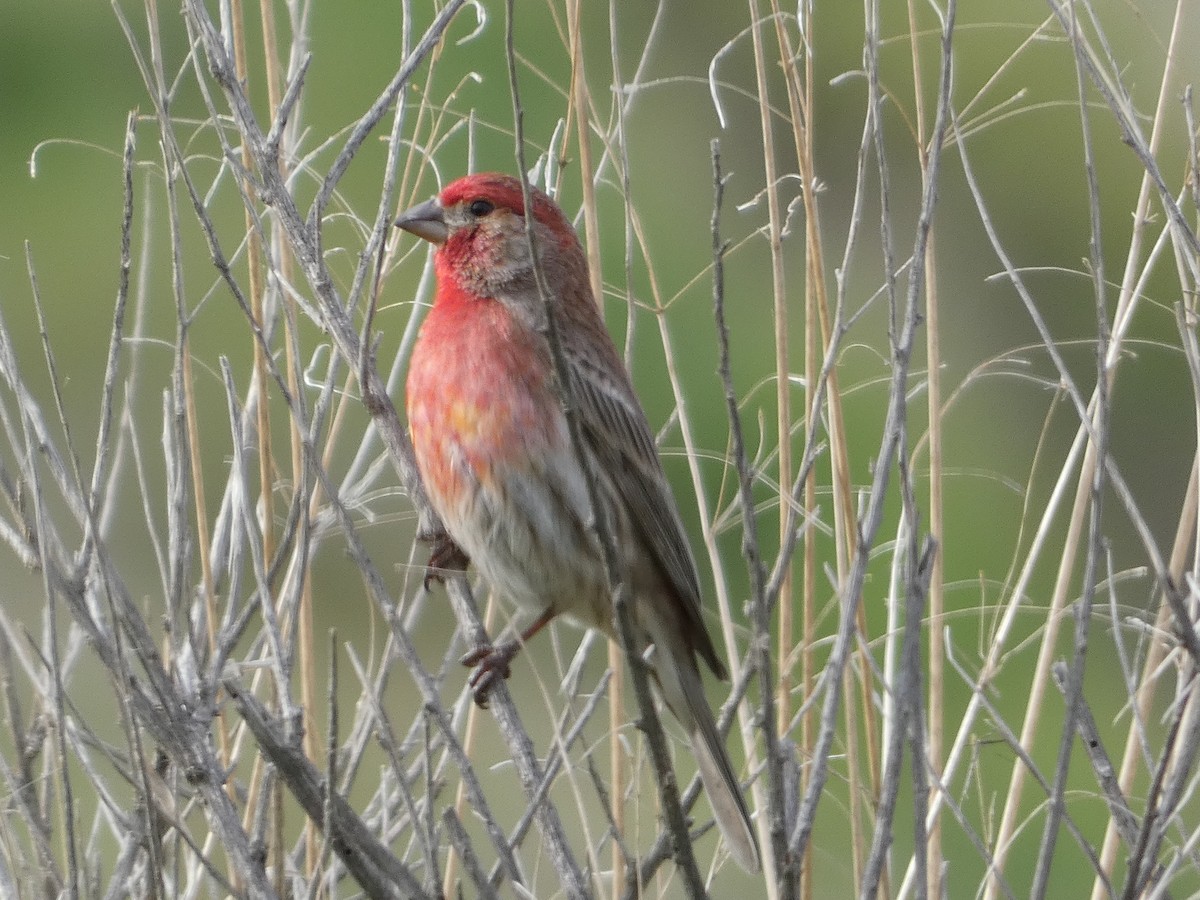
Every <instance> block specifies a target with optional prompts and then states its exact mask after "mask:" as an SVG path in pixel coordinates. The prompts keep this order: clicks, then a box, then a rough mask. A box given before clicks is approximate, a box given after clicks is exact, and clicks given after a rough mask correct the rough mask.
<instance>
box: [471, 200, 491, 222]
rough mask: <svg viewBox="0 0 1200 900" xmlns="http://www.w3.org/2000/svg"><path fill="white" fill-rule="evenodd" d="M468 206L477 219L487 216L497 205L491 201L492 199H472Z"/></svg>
mask: <svg viewBox="0 0 1200 900" xmlns="http://www.w3.org/2000/svg"><path fill="white" fill-rule="evenodd" d="M468 208H469V209H470V210H471V215H473V216H474V217H475V218H477V219H480V218H483V217H484V216H486V215H487V214H488V213H490V212H491V211H492V210H494V209H495V208H496V207H495V205H494V204H492V203H491V201H488V200H472V201H471V205H470V207H468Z"/></svg>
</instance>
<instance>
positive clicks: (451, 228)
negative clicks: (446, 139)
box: [396, 173, 587, 318]
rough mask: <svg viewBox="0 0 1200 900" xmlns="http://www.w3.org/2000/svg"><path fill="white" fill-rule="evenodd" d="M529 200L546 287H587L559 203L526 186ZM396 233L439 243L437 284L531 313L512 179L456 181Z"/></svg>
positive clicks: (520, 214)
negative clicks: (452, 285) (450, 285)
mask: <svg viewBox="0 0 1200 900" xmlns="http://www.w3.org/2000/svg"><path fill="white" fill-rule="evenodd" d="M530 198H531V200H532V201H533V219H534V233H535V240H536V242H537V252H538V258H539V260H540V261H541V265H542V271H543V273H544V275H545V277H546V281H547V283H548V284H552V285H561V284H567V285H577V284H582V285H586V283H587V271H586V263H585V261H584V256H583V250H582V248H581V247H580V245H579V238H578V237H577V236H576V234H575V229H574V228H572V227H571V223H570V222H568V221H567V217H566V216H565V215H563V211H562V210H561V209H559V207H558V204H556V203H555V202H554V201H553V200H551V199H550V198H549V197H548V196H546V195H545V194H544V193H542V192H541V191H539V190H538V189H537V188H530ZM396 227H398V228H403V229H404V230H405V231H408V232H410V233H412V234H415V235H416V236H417V237H420V238H424V239H425V240H427V241H430V242H432V243H434V244H437V245H438V252H437V271H438V279H439V283H440V282H441V281H442V280H443V279H446V278H449V279H452V280H453V281H454V283H455V285H456V286H457V287H458V288H459V289H460V290H461V291H463V292H465V293H466V294H469V295H473V296H477V297H486V298H495V299H498V300H501V301H502V302H505V303H506V304H509V305H514V304H515V305H522V306H526V305H527V307H528V308H526V309H524V310H523V312H525V313H529V314H534V313H535V310H536V306H535V304H534V301H535V300H536V295H537V290H536V286H535V283H534V276H533V258H532V256H531V255H530V252H529V240H528V236H527V235H526V233H525V199H524V197H523V195H522V193H521V182H520V181H519V180H517V179H516V178H513V177H512V176H509V175H501V174H496V173H482V174H477V175H468V176H466V177H465V178H460V179H458V180H457V181H455V182H452V183H451V184H449V185H447V186H446V188H445V189H444V190H443V191H442V192H441V194H439V195H438V196H437V197H434V198H433V199H432V200H428V201H427V202H425V203H422V204H420V205H419V206H414V207H413V208H412V209H410V210H408V211H407V212H404V213H402V214H401V215H400V216H399V218H397V219H396ZM534 317H535V318H536V317H537V316H536V315H534Z"/></svg>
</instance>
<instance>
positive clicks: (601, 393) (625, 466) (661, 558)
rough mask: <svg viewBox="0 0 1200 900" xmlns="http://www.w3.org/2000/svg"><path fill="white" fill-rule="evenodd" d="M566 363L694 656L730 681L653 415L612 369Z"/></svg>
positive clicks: (572, 359)
mask: <svg viewBox="0 0 1200 900" xmlns="http://www.w3.org/2000/svg"><path fill="white" fill-rule="evenodd" d="M565 355H566V358H567V363H568V367H569V370H570V374H571V380H572V383H571V393H572V396H573V397H574V399H575V402H576V404H577V405H578V409H579V417H580V423H581V425H582V431H583V436H584V438H585V440H586V441H587V442H588V445H589V447H590V449H591V450H592V452H593V453H595V455H596V458H597V460H598V461H599V462H600V465H601V467H602V469H603V470H604V471H607V472H611V473H614V477H613V479H612V482H613V484H614V486H615V487H616V489H617V491H618V492H619V493H620V495H621V499H622V500H623V501H624V503H625V505H626V508H627V509H628V511H629V515H630V518H631V520H632V521H633V523H634V527H635V528H637V529H638V532H639V534H640V536H641V538H642V539H643V541H644V542H645V545H646V548H647V549H648V550H649V551H650V553H651V554H652V556H653V557H654V559H655V560H656V561H657V562H658V564H659V566H660V568H661V570H662V573H663V575H664V576H665V577H666V580H667V583H668V584H670V585H671V587H672V588H673V589H674V592H675V595H676V597H677V598H678V599H679V601H680V606H681V609H682V611H683V613H684V617H685V621H684V623H681V624H683V625H684V627H685V628H686V630H687V632H688V633H689V637H690V638H691V644H692V646H693V648H694V649H695V650H696V652H698V653H699V654H700V655H701V656H702V657H703V658H704V661H705V662H706V663H707V664H708V665H709V667H710V668H711V669H712V671H713V673H714V674H715V675H717V677H719V678H726V677H727V673H726V670H725V666H724V664H723V663H722V662H721V658H720V655H719V654H718V653H717V650H716V647H715V646H714V645H713V642H712V637H711V636H710V635H709V633H708V629H707V628H705V626H704V621H703V619H702V617H701V612H700V610H701V605H700V577H699V574H698V573H697V570H696V560H695V558H694V557H693V556H692V550H691V547H690V546H689V544H688V540H687V536H686V535H685V533H684V528H683V522H682V520H681V519H680V517H679V511H678V508H677V507H676V505H675V498H674V497H673V496H672V494H671V488H670V485H669V484H668V483H667V478H666V475H665V474H664V473H663V469H662V463H661V462H660V460H659V458H658V450H657V449H656V447H655V445H654V437H653V435H652V434H651V432H650V426H649V424H648V423H647V422H646V415H645V413H643V412H642V408H641V406H640V405H639V404H638V402H637V398H636V397H635V396H634V394H633V389H632V387H630V386H629V385H628V383H625V384H621V383H615V382H614V381H613V379H612V377H611V375H609V374H608V372H606V371H605V369H606V368H609V369H610V368H611V366H606V367H601V366H599V365H595V364H593V363H592V362H591V361H590V360H588V359H585V358H583V357H581V356H580V355H579V354H577V353H572V352H570V351H568V352H567V353H566V354H565ZM612 355H613V360H612V361H613V362H615V363H616V364H617V365H618V366H620V361H619V359H617V358H616V354H615V351H612ZM617 371H621V370H620V369H618V370H617Z"/></svg>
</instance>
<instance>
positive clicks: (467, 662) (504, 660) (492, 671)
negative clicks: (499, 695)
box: [462, 641, 521, 709]
mask: <svg viewBox="0 0 1200 900" xmlns="http://www.w3.org/2000/svg"><path fill="white" fill-rule="evenodd" d="M520 650H521V642H520V641H505V642H504V643H502V644H496V645H494V646H493V645H491V644H484V645H483V646H481V647H476V648H475V649H474V650H472V651H471V652H470V653H468V654H467V655H466V656H464V657H463V658H462V664H463V665H464V666H474V667H475V671H474V672H472V673H471V677H470V678H468V679H467V684H468V686H470V688H471V691H472V692H473V694H474V696H475V703H476V705H477V706H478V707H479V708H480V709H487V705H488V694H490V693H491V691H492V688H493V687H495V686H496V685H497V684H498V683H499V682H501V681H503V680H505V679H506V678H508V676H509V675H511V674H512V661H513V658H514V657H515V656H516V655H517V654H518V653H519V652H520Z"/></svg>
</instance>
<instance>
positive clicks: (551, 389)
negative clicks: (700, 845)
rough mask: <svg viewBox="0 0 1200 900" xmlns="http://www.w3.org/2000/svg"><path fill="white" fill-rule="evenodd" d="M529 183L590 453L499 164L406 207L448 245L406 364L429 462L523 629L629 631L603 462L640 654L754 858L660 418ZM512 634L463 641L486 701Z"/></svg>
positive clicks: (566, 239) (406, 223)
mask: <svg viewBox="0 0 1200 900" xmlns="http://www.w3.org/2000/svg"><path fill="white" fill-rule="evenodd" d="M532 199H533V215H534V230H535V232H536V234H537V250H538V256H539V259H540V262H541V268H542V271H543V273H544V276H545V280H546V283H547V284H548V285H549V288H550V292H551V294H552V296H551V298H550V300H551V304H552V306H553V315H554V316H555V323H556V325H557V327H558V333H559V335H560V338H561V344H562V351H563V355H564V356H565V358H566V363H567V368H568V370H569V382H570V385H569V386H570V392H571V397H572V399H573V401H574V403H575V409H576V415H577V416H578V421H579V424H580V426H581V427H580V431H581V434H582V438H583V454H582V455H583V457H584V458H583V459H582V460H581V459H579V458H577V455H576V452H575V449H574V447H573V446H572V442H571V437H570V433H569V430H568V424H567V418H566V415H565V413H564V411H563V406H562V403H561V400H560V396H559V390H558V388H557V387H556V382H557V379H556V374H555V368H554V363H553V359H552V357H551V351H550V346H549V343H548V341H547V338H546V330H545V327H544V325H545V315H546V310H545V306H544V304H543V301H542V299H541V296H540V294H539V292H538V289H537V285H536V282H535V280H534V270H533V259H532V256H531V254H530V247H529V241H528V239H527V236H526V233H525V203H524V199H523V197H522V193H521V182H520V181H518V180H517V179H515V178H511V177H508V176H505V175H496V174H486V175H470V176H467V177H466V178H461V179H459V180H458V181H455V182H454V183H453V184H451V185H449V186H448V187H447V188H446V189H445V190H443V191H442V193H441V195H440V196H439V197H437V198H434V199H432V200H430V201H429V202H427V203H423V204H421V205H420V206H417V207H414V208H413V209H410V210H409V211H408V212H406V213H404V214H403V215H401V216H400V217H399V218H398V219H397V220H396V225H397V226H399V227H400V228H403V229H404V230H406V231H409V232H411V233H413V234H415V235H417V236H418V237H421V238H424V239H425V240H427V241H431V242H433V243H434V244H437V245H438V248H437V252H436V256H435V264H436V273H437V294H436V296H435V298H434V302H433V308H432V309H431V310H430V312H429V315H428V317H427V318H426V319H425V322H424V324H423V326H422V328H421V333H420V335H419V337H418V338H417V343H416V346H415V347H414V348H413V355H412V362H411V365H410V368H409V372H408V391H407V393H408V396H407V408H408V423H409V428H410V430H411V433H412V443H413V449H414V450H415V452H416V462H417V468H418V470H419V471H420V473H421V478H422V481H423V482H424V485H425V490H426V493H427V495H428V497H429V502H430V503H431V504H432V505H433V508H434V509H435V510H436V511H437V513H438V515H439V516H440V517H441V519H442V522H443V524H444V525H445V527H446V530H447V532H448V533H449V535H450V537H451V538H452V539H453V541H454V543H455V544H457V545H458V546H459V547H461V548H462V550H463V551H465V552H466V554H467V556H468V557H469V558H470V560H471V561H472V562H474V563H475V565H476V567H477V568H478V569H479V572H480V574H481V575H482V576H483V577H484V579H485V580H486V581H487V582H488V583H489V584H490V585H491V587H492V589H493V590H494V591H495V592H496V593H497V594H499V595H500V596H502V597H506V598H507V599H509V600H510V601H513V602H515V603H516V604H517V606H519V607H520V608H521V609H522V610H523V611H525V612H526V613H527V614H529V615H532V616H533V617H534V618H533V620H532V624H530V625H529V627H527V628H526V629H525V630H524V632H523V633H522V641H524V640H527V639H529V638H531V637H532V636H533V635H534V634H535V633H536V632H537V631H539V630H540V629H541V628H542V627H544V626H545V625H546V624H547V623H548V622H549V621H550V620H551V619H553V618H555V617H556V616H560V615H562V616H566V617H567V618H568V619H570V620H573V621H575V622H577V623H580V624H582V625H584V626H585V627H590V628H596V629H598V630H599V631H601V632H602V633H604V634H605V635H607V636H608V637H609V638H614V637H615V636H616V635H615V624H614V619H613V605H612V596H611V594H610V591H609V582H608V576H607V572H606V568H605V564H604V556H603V552H602V549H601V546H600V544H599V540H598V538H597V536H596V534H595V532H594V530H593V528H592V527H591V526H590V524H589V523H590V522H592V520H593V516H592V510H591V503H590V500H589V492H588V485H587V482H586V480H585V479H586V478H587V477H588V475H589V474H590V476H591V477H592V478H593V479H594V482H595V486H596V491H597V495H598V498H599V499H598V502H599V503H600V505H601V506H602V509H601V511H600V512H601V514H602V515H603V520H604V521H605V522H606V523H607V524H608V528H609V529H610V530H611V533H612V534H613V536H614V538H615V544H616V550H617V554H618V560H619V564H620V566H621V567H622V569H621V575H622V580H623V583H624V584H625V585H626V586H627V588H628V591H629V593H628V597H629V598H630V609H631V611H632V613H633V620H634V622H635V623H636V626H635V627H636V631H637V639H638V642H639V643H640V644H641V646H642V648H643V649H645V650H648V651H649V652H647V653H644V654H643V656H645V657H646V658H647V659H648V661H649V664H650V667H651V670H652V672H653V675H654V680H655V682H656V683H657V685H658V688H659V691H660V693H661V694H662V697H663V699H664V700H665V701H666V704H667V706H669V707H670V709H671V711H672V712H673V713H674V715H675V717H676V718H677V719H678V720H679V722H680V724H681V725H682V726H683V729H684V731H686V732H687V736H688V739H689V741H690V742H691V746H692V750H693V752H694V754H695V756H696V760H697V762H698V764H699V769H700V776H701V779H702V780H703V782H704V787H705V789H706V790H707V791H708V796H709V799H710V801H711V802H712V806H713V810H714V812H715V814H716V820H717V823H718V825H719V826H720V828H721V831H722V832H723V833H724V835H725V838H726V840H727V841H728V843H729V846H730V848H731V850H732V853H733V855H734V857H735V858H736V859H737V861H738V862H739V863H741V865H742V866H744V867H745V868H747V869H749V870H751V871H757V870H758V868H759V855H758V846H757V843H756V840H755V837H754V832H753V830H752V829H751V827H750V817H749V814H748V812H747V810H746V805H745V801H744V800H743V798H742V793H741V790H740V788H739V786H738V781H737V778H736V776H735V775H734V771H733V767H732V765H731V764H730V762H729V757H728V756H727V755H726V753H725V747H724V744H723V742H722V740H721V737H720V735H719V734H718V733H717V728H716V724H715V722H714V721H713V715H712V711H711V710H710V709H709V706H708V701H707V700H706V698H705V696H704V690H703V687H702V684H701V680H700V671H699V668H698V666H697V661H696V658H697V656H699V657H700V658H701V659H703V660H704V662H705V663H706V664H707V665H708V667H709V668H710V669H711V670H712V671H713V673H714V674H715V675H716V676H717V677H718V678H722V679H724V678H726V677H727V674H726V671H725V666H724V664H723V663H722V662H721V657H720V656H719V654H718V653H717V648H716V647H715V645H714V644H713V641H712V638H711V637H710V636H709V634H708V631H707V629H706V628H705V626H704V622H703V620H702V618H701V613H700V581H699V575H698V574H697V571H696V563H695V560H694V558H693V557H692V552H691V549H690V547H689V546H688V541H687V538H686V537H685V535H684V529H683V524H682V522H681V521H680V518H679V512H678V510H677V509H676V506H675V501H674V499H673V498H672V496H671V490H670V486H669V485H668V483H667V479H666V476H665V475H664V474H663V470H662V463H661V462H660V461H659V458H658V451H657V450H656V448H655V445H654V437H653V434H652V432H651V431H650V427H649V425H648V424H647V422H646V415H645V413H644V412H643V411H642V408H641V405H640V404H639V403H638V399H637V396H636V394H634V391H633V385H632V383H631V381H630V379H629V375H628V373H627V372H626V371H625V367H624V365H623V364H622V362H621V358H620V356H619V355H618V353H617V350H616V348H615V347H614V346H613V343H612V339H611V338H610V337H609V335H608V332H607V330H606V329H605V326H604V321H603V319H601V317H600V314H599V311H598V310H597V307H596V303H595V301H594V299H593V297H592V291H591V287H590V285H589V281H588V270H587V262H586V260H585V259H584V254H583V249H582V247H581V246H580V244H579V238H578V237H577V236H576V234H575V231H574V229H573V228H572V227H571V225H570V223H569V222H568V221H567V218H566V216H564V215H563V212H562V210H561V209H559V208H558V206H557V205H556V204H555V203H554V201H552V200H551V199H550V198H549V197H547V196H546V195H545V194H543V193H541V192H540V191H537V190H533V191H532ZM584 466H586V471H585V468H584ZM437 557H438V554H437V552H436V551H435V559H436V558H437ZM651 645H653V649H652V650H650V649H649V648H650V647H651ZM517 647H519V643H518V642H516V641H512V642H509V643H508V644H504V645H500V646H498V647H494V648H493V647H484V648H481V649H480V650H478V651H476V652H474V653H472V654H468V656H467V658H466V659H465V660H464V662H467V663H468V664H472V665H474V664H478V665H479V668H478V669H477V670H476V671H475V673H474V674H473V676H472V679H471V684H472V686H473V687H474V688H475V690H476V699H477V701H479V702H480V703H483V702H484V701H485V700H486V695H487V690H488V687H489V686H490V685H491V684H493V683H494V681H495V680H496V679H497V678H501V677H507V675H508V664H509V662H510V661H511V659H512V657H513V655H514V654H515V653H516V649H517Z"/></svg>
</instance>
